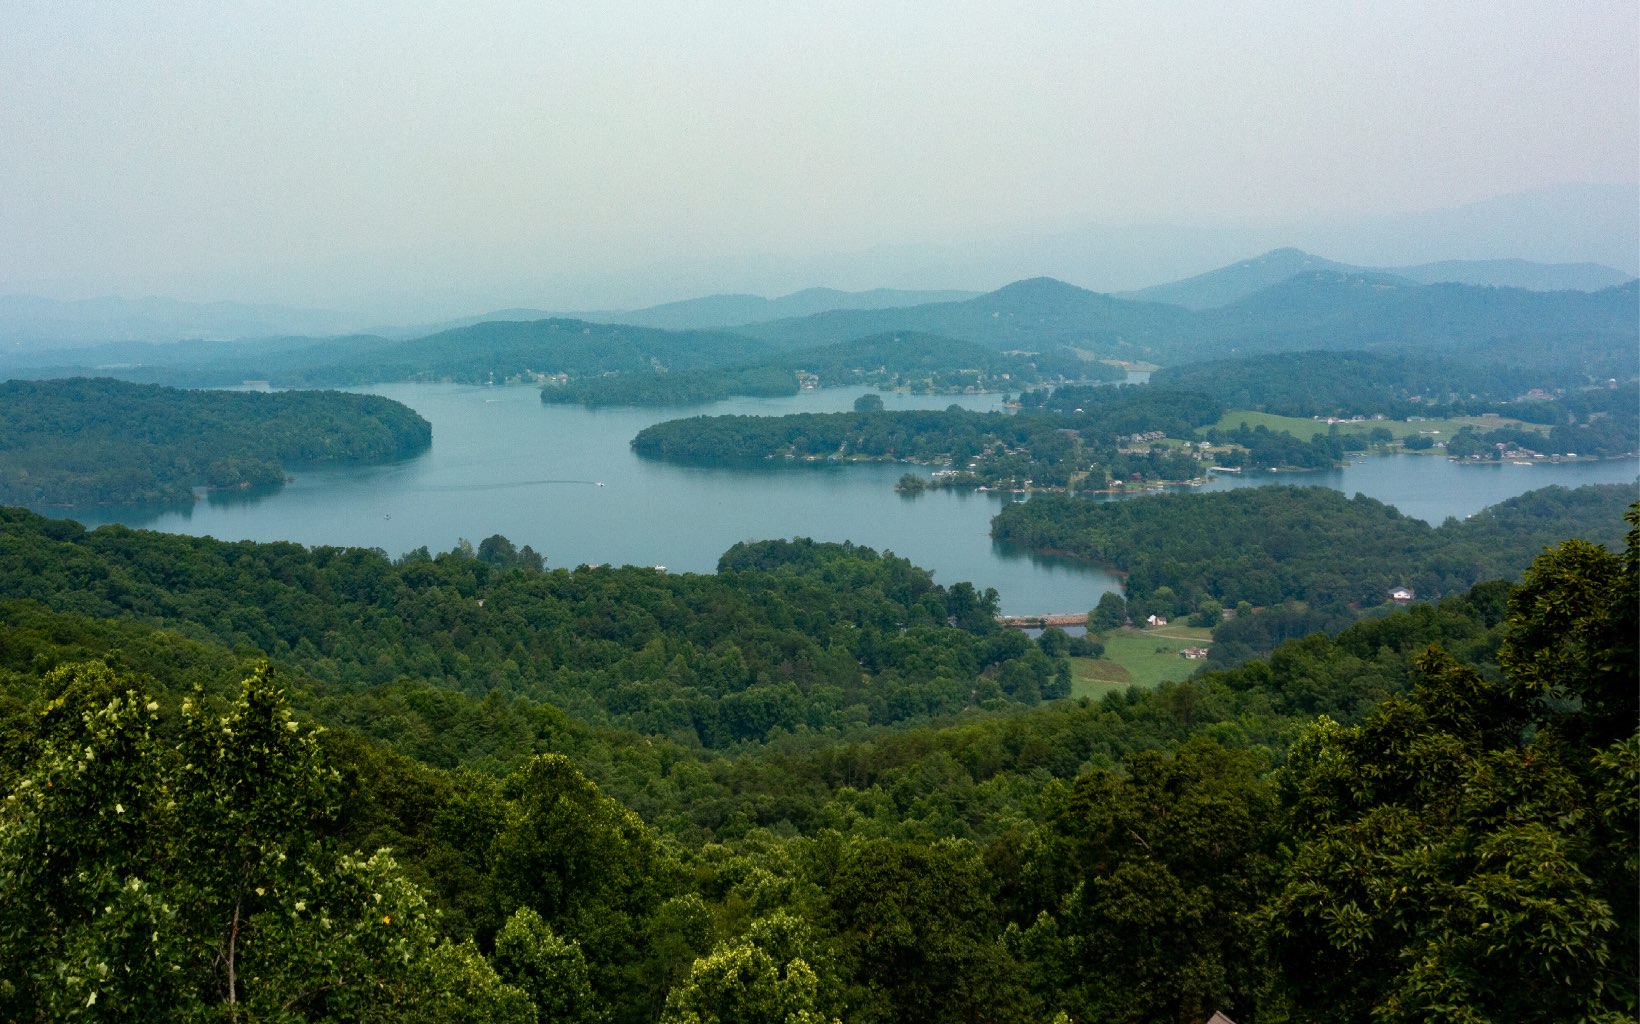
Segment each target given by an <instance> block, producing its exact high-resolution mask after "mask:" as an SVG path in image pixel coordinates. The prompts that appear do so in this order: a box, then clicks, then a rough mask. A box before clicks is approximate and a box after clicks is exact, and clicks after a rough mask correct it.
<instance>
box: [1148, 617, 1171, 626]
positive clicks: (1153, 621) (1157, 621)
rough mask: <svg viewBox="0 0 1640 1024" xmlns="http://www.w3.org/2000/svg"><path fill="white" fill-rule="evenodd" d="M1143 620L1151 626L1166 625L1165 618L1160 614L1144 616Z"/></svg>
mask: <svg viewBox="0 0 1640 1024" xmlns="http://www.w3.org/2000/svg"><path fill="white" fill-rule="evenodd" d="M1145 622H1146V623H1148V624H1149V625H1152V626H1165V625H1167V620H1166V619H1164V618H1162V617H1161V616H1160V615H1147V616H1145Z"/></svg>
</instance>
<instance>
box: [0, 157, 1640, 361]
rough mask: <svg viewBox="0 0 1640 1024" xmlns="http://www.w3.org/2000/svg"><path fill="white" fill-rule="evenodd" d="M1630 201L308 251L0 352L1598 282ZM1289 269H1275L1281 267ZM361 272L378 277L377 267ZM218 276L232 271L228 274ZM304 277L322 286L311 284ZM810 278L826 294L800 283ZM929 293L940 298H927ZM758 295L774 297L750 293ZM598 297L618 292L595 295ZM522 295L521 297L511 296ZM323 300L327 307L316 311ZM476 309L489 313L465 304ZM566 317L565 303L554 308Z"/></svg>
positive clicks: (15, 315) (1625, 249)
mask: <svg viewBox="0 0 1640 1024" xmlns="http://www.w3.org/2000/svg"><path fill="white" fill-rule="evenodd" d="M1635 196H1636V190H1635V186H1634V185H1633V184H1614V185H1592V184H1591V185H1564V186H1557V187H1552V188H1543V189H1535V190H1532V191H1528V192H1522V193H1517V194H1514V195H1507V196H1500V197H1497V198H1495V199H1489V200H1485V201H1482V202H1478V203H1470V204H1467V205H1464V206H1459V207H1452V208H1448V209H1440V210H1433V211H1427V212H1422V213H1414V214H1402V215H1395V216H1380V217H1373V218H1364V219H1356V220H1350V221H1346V220H1339V221H1336V222H1332V223H1289V224H1285V225H1282V224H1271V225H1266V226H1262V227H1253V226H1241V227H1234V226H1222V225H1221V226H1210V225H1198V226H1189V225H1166V224H1150V225H1146V224H1094V225H1083V226H1078V227H1072V228H1067V229H1060V230H1056V231H1046V232H1045V231H1034V232H1019V233H1014V234H1009V233H1006V232H1002V231H992V232H989V233H986V234H983V235H975V236H973V237H971V238H967V239H965V240H960V241H951V242H948V243H942V244H940V245H930V244H926V243H915V242H908V243H906V244H904V245H893V246H885V247H878V248H873V249H870V250H863V251H854V252H841V253H833V254H817V255H809V256H792V255H789V254H788V255H781V254H764V255H759V256H758V257H756V258H755V259H750V258H739V257H730V256H712V255H709V254H708V255H701V256H698V257H696V258H692V259H691V261H690V263H689V265H688V266H687V267H682V266H678V267H671V266H665V265H656V266H653V267H648V268H645V269H643V270H637V269H633V270H629V271H621V272H618V273H617V272H610V271H592V270H588V271H586V272H585V273H584V274H582V276H580V277H574V278H572V277H567V276H565V275H564V274H563V273H561V272H552V271H549V270H547V269H545V268H544V267H538V268H532V260H531V259H530V258H529V257H528V256H527V255H525V254H520V257H519V258H518V259H517V260H515V261H514V264H515V265H514V266H513V267H511V268H509V270H508V271H507V273H505V274H492V275H489V277H488V278H487V281H486V284H485V287H484V288H483V289H474V288H468V289H466V290H465V291H459V290H452V289H453V288H454V287H455V286H454V285H453V284H452V285H450V286H448V287H446V286H445V284H443V283H441V284H440V285H438V286H433V285H431V284H429V285H428V286H426V287H413V286H412V285H411V284H410V283H409V280H410V279H409V278H406V281H405V282H404V283H401V286H400V288H399V290H400V291H401V292H406V294H405V296H404V297H403V298H404V301H396V300H395V301H392V302H387V301H371V302H370V303H368V304H361V302H362V300H361V299H360V296H362V295H365V294H375V293H381V292H382V290H383V286H382V285H381V284H380V283H379V282H378V283H377V284H376V285H373V286H372V288H371V289H366V290H364V291H359V290H355V291H354V292H352V293H351V297H349V293H348V292H347V290H346V287H347V282H348V281H350V280H353V279H354V277H356V275H357V274H358V273H362V272H364V270H365V268H356V267H337V268H332V269H333V270H334V272H330V271H327V270H326V269H325V268H324V267H323V266H322V264H323V260H324V257H323V256H316V257H315V263H314V264H313V266H312V267H310V268H308V269H309V272H307V273H305V274H304V276H303V280H304V281H305V282H307V283H308V285H310V286H311V287H303V288H297V287H295V286H294V285H293V286H292V287H290V288H286V289H283V290H282V291H281V290H280V289H279V288H278V286H277V279H278V277H277V274H271V273H263V274H260V275H257V276H255V277H253V278H251V279H247V281H245V282H242V283H241V284H242V286H234V287H229V286H227V285H226V284H224V285H223V286H222V287H220V288H218V289H216V290H215V294H217V295H223V294H236V295H253V294H257V295H270V296H271V295H274V294H282V295H290V296H297V295H299V296H301V297H302V301H300V302H298V303H296V304H290V303H283V304H281V303H274V302H258V303H246V302H182V301H177V300H175V299H164V298H154V299H148V298H112V297H105V298H91V299H76V300H73V301H64V300H63V297H62V296H61V294H60V287H61V286H59V297H57V298H39V297H36V296H33V295H28V294H19V293H24V292H33V291H36V290H37V289H38V288H43V287H45V285H44V284H43V283H42V284H39V285H23V284H21V282H20V281H14V282H11V283H0V291H7V292H11V293H13V294H11V295H9V296H6V295H0V352H7V353H12V354H16V353H19V352H24V351H31V350H37V349H46V348H68V347H84V346H89V345H97V344H103V343H108V342H114V341H162V342H170V341H176V340H179V339H188V338H201V339H214V340H222V339H229V338H251V337H263V338H266V337H281V336H291V335H306V336H335V335H343V334H352V333H369V334H379V335H383V336H389V337H399V338H407V337H417V336H423V335H426V334H430V333H435V332H437V331H439V330H444V329H448V328H453V327H462V326H468V325H470V324H473V323H477V322H481V321H483V320H524V319H541V318H545V317H551V316H558V317H565V316H568V317H573V318H575V319H582V320H588V321H593V322H613V321H616V320H619V321H621V322H626V323H631V324H633V325H635V326H647V327H663V328H670V329H680V328H713V327H728V326H735V325H739V324H748V323H756V322H763V321H769V320H777V319H783V318H789V317H799V316H807V315H811V314H814V313H817V312H821V311H824V310H827V309H860V308H887V307H893V306H902V305H917V304H922V303H927V302H931V301H943V300H955V299H961V298H968V297H972V296H973V295H977V294H980V293H982V292H985V291H988V290H990V289H993V288H995V287H996V286H997V285H998V284H1000V283H1003V282H1007V281H1012V280H1019V279H1024V278H1029V277H1032V276H1050V277H1054V278H1057V279H1059V280H1063V281H1069V282H1073V283H1076V284H1078V285H1081V286H1084V287H1088V288H1091V289H1093V290H1096V291H1105V292H1115V293H1117V294H1122V295H1124V296H1129V297H1139V298H1146V299H1163V300H1167V301H1173V300H1169V299H1167V296H1168V295H1169V294H1175V295H1183V296H1185V297H1184V302H1185V304H1187V305H1195V306H1197V307H1199V308H1206V307H1207V306H1209V305H1215V304H1217V305H1222V304H1223V303H1224V302H1228V301H1233V300H1234V299H1235V298H1240V297H1243V296H1245V295H1248V294H1251V293H1252V292H1253V291H1256V290H1257V289H1258V288H1259V287H1265V286H1268V285H1270V284H1274V283H1276V282H1277V281H1279V280H1280V279H1281V277H1282V275H1281V274H1280V273H1279V269H1280V267H1279V266H1278V267H1273V268H1272V267H1266V270H1267V271H1268V273H1266V274H1265V275H1264V276H1263V277H1258V276H1256V275H1246V274H1244V275H1242V277H1243V278H1245V280H1242V281H1241V282H1240V283H1239V284H1231V283H1227V282H1225V281H1224V280H1222V279H1221V280H1218V281H1217V282H1216V283H1215V284H1214V287H1215V288H1218V289H1219V290H1218V291H1216V292H1214V291H1212V290H1211V289H1209V290H1206V291H1203V292H1202V294H1200V295H1197V296H1196V297H1190V296H1189V295H1188V294H1186V293H1187V292H1190V291H1192V290H1193V289H1194V287H1195V286H1192V289H1185V290H1184V291H1180V290H1179V286H1180V285H1182V284H1185V283H1188V282H1190V281H1192V280H1194V277H1199V276H1203V275H1201V273H1200V272H1201V271H1202V270H1204V269H1207V268H1212V267H1214V266H1215V265H1224V264H1232V263H1233V262H1234V261H1240V263H1261V261H1267V262H1273V263H1277V264H1281V261H1280V260H1275V261H1270V256H1272V255H1274V253H1267V255H1266V256H1262V257H1255V258H1254V259H1252V260H1247V259H1246V257H1247V254H1249V253H1255V252H1264V251H1266V250H1275V252H1285V250H1278V249H1276V248H1275V247H1277V246H1298V247H1301V248H1302V249H1304V250H1308V251H1309V252H1311V253H1325V254H1326V257H1325V258H1323V257H1320V256H1312V257H1310V259H1311V260H1312V261H1316V262H1313V263H1312V264H1310V265H1309V266H1310V267H1311V268H1312V269H1331V270H1338V271H1356V270H1381V271H1387V272H1390V273H1394V274H1397V275H1399V276H1403V277H1407V278H1409V279H1411V280H1415V281H1419V282H1424V283H1429V282H1432V281H1440V280H1449V281H1456V282H1460V283H1466V284H1484V285H1495V286H1505V287H1521V288H1532V289H1543V290H1554V289H1562V288H1576V289H1579V290H1597V289H1598V288H1600V287H1605V286H1607V285H1610V284H1616V283H1621V281H1622V280H1626V279H1627V278H1628V277H1630V276H1633V275H1634V274H1635V273H1636V272H1637V271H1640V266H1637V265H1636V254H1637V252H1640V213H1637V208H1636V201H1635ZM1240 263H1237V264H1236V265H1237V266H1239V265H1240ZM1282 265H1283V266H1285V265H1288V264H1282ZM1304 268H1305V267H1304V266H1302V265H1292V267H1291V273H1296V272H1298V270H1300V269H1304ZM369 269H370V270H371V271H372V272H380V268H379V267H378V268H369ZM1229 269H1231V268H1230V267H1224V270H1226V271H1227V270H1229ZM224 273H225V274H229V276H230V277H231V276H232V274H231V272H230V271H228V270H224ZM1210 273H1222V272H1218V271H1212V272H1210ZM1193 275H1194V277H1193ZM1286 276H1290V273H1289V274H1288V275H1286ZM224 280H226V279H224ZM316 281H317V282H321V283H323V285H324V287H322V288H320V287H317V286H316V285H314V282H316ZM822 281H823V282H827V283H828V284H830V285H833V286H835V287H834V288H813V287H808V286H811V285H813V284H814V283H815V282H822ZM1158 282H1174V284H1172V285H1159V284H1158ZM1197 283H1198V284H1201V282H1197ZM930 285H937V286H939V287H940V288H942V289H946V290H943V291H934V292H930V291H928V290H927V289H928V286H930ZM1169 288H1171V289H1172V291H1171V292H1169V291H1167V290H1166V289H1169ZM199 289H200V285H199V283H198V282H195V283H194V284H193V285H190V286H188V288H187V290H188V291H190V292H192V293H194V294H198V292H199ZM795 289H802V290H795ZM1156 289H1163V290H1161V291H1156ZM161 290H162V289H161V288H160V287H159V286H156V285H147V286H143V291H147V292H150V293H152V292H157V291H161ZM1135 290H1137V292H1136V291H1135ZM412 291H413V292H414V294H409V292H412ZM657 291H661V292H663V293H665V292H669V293H670V294H671V296H676V295H679V294H683V295H688V294H690V293H694V294H696V295H700V296H704V298H692V299H686V300H684V301H681V302H679V301H670V302H664V303H661V304H659V305H645V304H641V302H621V301H618V300H619V298H624V297H637V298H639V299H640V300H642V299H643V297H645V296H655V295H656V293H657ZM1153 291H1154V292H1155V293H1154V294H1150V293H1152V292H1153ZM788 293H789V294H788ZM81 294H84V292H81ZM206 294H207V295H209V294H210V292H207V293H206ZM458 295H464V296H465V297H464V298H461V297H458ZM550 295H556V296H559V297H562V296H566V295H567V296H582V297H584V298H585V299H586V300H591V301H596V302H601V303H603V304H600V305H596V306H590V308H589V303H588V302H584V301H583V302H576V303H575V304H570V303H562V304H560V303H552V302H543V301H542V299H541V298H539V297H540V296H550ZM762 295H781V296H783V297H781V298H777V299H765V298H762V297H761V296H762ZM611 298H615V299H617V301H609V300H610V299H611ZM523 299H533V301H527V302H526V301H520V300H523ZM327 305H330V306H335V307H336V308H337V309H339V310H342V311H340V312H338V311H335V310H330V309H321V308H315V307H320V306H327ZM434 307H440V308H434ZM485 309H489V310H490V311H489V312H484V313H479V314H476V315H475V314H473V313H471V312H470V311H471V310H485ZM571 310H573V311H574V312H566V311H571ZM456 314H462V315H459V316H457V315H456Z"/></svg>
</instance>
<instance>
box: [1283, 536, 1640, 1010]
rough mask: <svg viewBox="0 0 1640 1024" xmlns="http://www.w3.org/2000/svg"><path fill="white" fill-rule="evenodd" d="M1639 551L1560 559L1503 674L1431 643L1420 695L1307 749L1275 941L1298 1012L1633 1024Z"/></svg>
mask: <svg viewBox="0 0 1640 1024" xmlns="http://www.w3.org/2000/svg"><path fill="white" fill-rule="evenodd" d="M1629 518H1630V522H1631V524H1633V523H1634V521H1635V515H1634V512H1633V511H1632V510H1631V512H1630V516H1629ZM1637 548H1640V545H1637V543H1636V532H1632V531H1631V533H1630V535H1629V548H1628V552H1627V554H1626V556H1624V557H1619V556H1615V555H1610V554H1608V553H1607V552H1605V551H1604V550H1603V549H1599V548H1596V547H1594V546H1593V545H1589V544H1586V543H1583V542H1581V541H1568V542H1567V543H1565V544H1562V545H1560V546H1559V547H1558V548H1557V549H1555V550H1553V551H1551V552H1549V553H1547V554H1545V555H1543V556H1542V557H1540V558H1539V559H1538V560H1537V562H1536V563H1534V565H1533V566H1532V569H1531V571H1530V572H1529V573H1528V578H1527V584H1526V585H1525V586H1524V587H1522V588H1521V589H1520V590H1519V591H1518V592H1517V593H1516V594H1515V595H1514V597H1513V598H1512V599H1511V600H1510V617H1509V620H1508V633H1507V636H1506V639H1505V642H1504V645H1503V650H1502V651H1501V652H1500V655H1499V660H1500V662H1501V663H1502V664H1503V666H1504V669H1505V673H1506V678H1505V680H1504V681H1502V682H1499V681H1495V680H1492V679H1489V678H1487V677H1485V676H1483V675H1482V674H1480V673H1478V672H1476V671H1475V670H1473V669H1471V668H1468V667H1466V666H1463V665H1461V664H1459V663H1457V662H1456V661H1455V660H1454V659H1452V658H1451V657H1450V656H1449V655H1447V654H1446V653H1445V652H1443V651H1441V650H1440V649H1439V648H1434V647H1431V648H1430V649H1429V650H1428V651H1427V652H1426V653H1425V654H1424V655H1423V656H1422V657H1421V658H1420V659H1419V661H1418V678H1417V681H1416V684H1415V685H1414V687H1413V689H1412V690H1411V691H1410V692H1408V693H1407V694H1405V695H1403V696H1399V697H1393V698H1391V699H1389V700H1387V701H1385V702H1384V703H1383V704H1381V705H1380V706H1379V708H1378V710H1377V711H1376V712H1375V713H1374V714H1373V715H1372V716H1371V717H1369V718H1368V719H1367V720H1366V721H1365V722H1363V723H1362V724H1361V725H1359V726H1356V727H1353V728H1345V727H1343V726H1339V725H1337V724H1335V723H1332V722H1330V721H1328V720H1326V719H1323V720H1322V722H1321V723H1320V724H1318V725H1317V726H1315V727H1314V728H1312V729H1311V730H1310V731H1309V732H1308V733H1306V734H1305V736H1304V737H1303V738H1302V739H1301V740H1300V741H1299V742H1298V743H1297V744H1296V745H1295V746H1294V748H1293V749H1292V751H1291V752H1290V754H1289V758H1288V766H1287V768H1286V769H1284V772H1283V785H1282V788H1283V798H1284V803H1285V805H1286V806H1287V809H1288V813H1289V815H1290V818H1291V828H1292V830H1293V832H1294V834H1295V838H1296V840H1297V845H1296V849H1295V853H1294V856H1293V859H1292V863H1291V864H1290V865H1289V866H1288V868H1287V870H1286V875H1285V879H1284V883H1283V886H1282V888H1281V889H1280V891H1279V892H1278V893H1277V894H1276V895H1275V896H1274V898H1273V899H1272V900H1271V901H1270V904H1269V906H1268V909H1267V915H1268V917H1267V920H1268V928H1267V930H1266V936H1267V941H1266V947H1267V950H1268V953H1269V955H1270V957H1271V958H1272V961H1273V962H1274V963H1275V964H1276V965H1277V966H1278V967H1279V973H1278V977H1279V979H1280V986H1279V988H1280V991H1281V993H1282V995H1283V996H1284V997H1285V999H1286V1000H1287V1001H1288V1002H1289V1003H1290V1005H1291V1007H1292V1009H1293V1012H1294V1016H1295V1018H1296V1019H1298V1020H1321V1019H1326V1018H1328V1017H1329V1016H1330V1015H1331V1014H1332V1013H1333V1011H1334V1010H1336V1008H1337V1007H1339V1006H1350V1007H1356V1008H1360V1009H1361V1010H1364V1011H1370V1012H1371V1013H1372V1015H1373V1017H1374V1019H1377V1020H1384V1021H1392V1022H1393V1021H1413V1020H1428V1019H1432V1018H1433V1017H1436V1016H1443V1017H1447V1018H1449V1019H1450V1018H1451V1015H1452V1014H1453V1013H1454V1012H1456V1011H1461V1012H1462V1014H1464V1016H1462V1017H1461V1018H1459V1019H1465V1020H1476V1021H1482V1020H1504V1019H1507V1020H1517V1021H1543V1022H1548V1021H1558V1020H1567V1019H1587V1020H1597V1019H1598V1020H1608V1019H1609V1020H1617V1019H1624V1018H1625V1017H1627V1016H1629V1015H1632V1013H1633V1010H1634V1007H1635V1006H1636V1004H1637V1002H1640V991H1637V986H1636V982H1635V978H1636V976H1637V973H1640V971H1637V966H1640V965H1637V963H1636V960H1635V953H1636V946H1637V944H1640V941H1637V940H1640V927H1637V923H1636V917H1637V915H1636V910H1635V908H1636V905H1637V903H1640V892H1637V889H1636V874H1637V872H1636V867H1637V864H1640V861H1637V859H1636V855H1635V835H1636V834H1637V833H1640V813H1637V811H1640V800H1637V799H1636V798H1635V796H1634V794H1635V792H1636V787H1637V784H1640V731H1637V730H1636V729H1635V725H1634V723H1635V715H1634V711H1633V703H1634V700H1635V695H1634V662H1633V644H1634V633H1635V628H1634V620H1633V616H1634V614H1635V603H1636V593H1635V589H1634V586H1635V571H1634V566H1635V561H1636V552H1637ZM1625 652H1626V653H1625ZM1625 657H1626V658H1627V660H1626V661H1625V660H1624V659H1625ZM1614 737H1615V738H1614Z"/></svg>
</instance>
